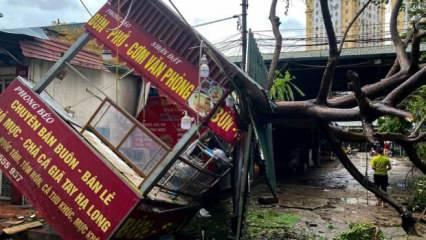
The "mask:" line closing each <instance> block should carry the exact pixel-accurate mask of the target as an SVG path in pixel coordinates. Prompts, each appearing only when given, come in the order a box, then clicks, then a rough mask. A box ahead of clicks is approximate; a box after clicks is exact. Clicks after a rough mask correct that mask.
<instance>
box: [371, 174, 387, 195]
mask: <svg viewBox="0 0 426 240" xmlns="http://www.w3.org/2000/svg"><path fill="white" fill-rule="evenodd" d="M374 184H375V185H376V186H377V187H378V188H380V189H382V190H383V191H384V192H386V191H387V188H388V185H389V183H388V175H376V174H374Z"/></svg>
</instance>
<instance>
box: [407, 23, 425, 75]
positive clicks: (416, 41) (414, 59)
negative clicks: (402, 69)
mask: <svg viewBox="0 0 426 240" xmlns="http://www.w3.org/2000/svg"><path fill="white" fill-rule="evenodd" d="M424 37H426V31H424V30H422V31H416V33H415V34H414V37H413V44H412V45H411V65H410V70H412V71H415V70H417V69H418V67H419V61H420V43H421V40H422V38H424Z"/></svg>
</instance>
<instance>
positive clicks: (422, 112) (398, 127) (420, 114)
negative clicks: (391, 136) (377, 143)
mask: <svg viewBox="0 0 426 240" xmlns="http://www.w3.org/2000/svg"><path fill="white" fill-rule="evenodd" d="M401 107H402V108H403V109H404V110H407V111H409V112H411V113H412V114H413V116H414V118H415V120H414V122H413V123H410V122H407V121H406V120H404V119H400V118H396V117H382V118H380V119H379V120H378V124H379V131H380V132H384V133H386V132H387V133H403V134H408V133H409V132H411V131H412V130H413V127H414V126H417V124H419V123H421V122H423V119H424V118H426V85H423V86H422V87H421V88H419V89H418V90H417V91H415V92H414V93H413V94H411V95H410V96H409V97H407V98H406V99H405V100H404V101H403V102H402V103H401ZM413 124H414V125H413ZM423 125H424V124H423ZM417 151H418V153H419V155H420V157H421V158H422V159H425V158H426V145H425V144H418V145H417Z"/></svg>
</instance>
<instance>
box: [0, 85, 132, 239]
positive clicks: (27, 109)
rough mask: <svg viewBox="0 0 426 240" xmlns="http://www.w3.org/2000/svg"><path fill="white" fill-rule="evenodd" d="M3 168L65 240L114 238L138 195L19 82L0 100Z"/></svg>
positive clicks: (0, 154)
mask: <svg viewBox="0 0 426 240" xmlns="http://www.w3.org/2000/svg"><path fill="white" fill-rule="evenodd" d="M0 170H1V171H2V172H3V173H5V174H6V176H7V177H8V178H9V179H10V180H11V181H12V183H13V184H14V185H15V186H16V187H17V188H18V189H19V190H20V191H22V193H23V194H24V195H25V196H26V197H27V198H28V199H29V200H30V201H31V203H32V205H33V206H34V208H35V209H37V210H39V211H40V212H41V213H42V214H43V216H44V217H45V218H46V220H47V221H48V223H49V224H51V225H52V226H53V227H54V229H55V230H56V231H57V232H58V234H60V235H61V236H62V238H63V239H89V240H92V239H108V238H110V237H111V236H112V234H113V233H114V232H115V231H116V230H117V228H118V227H119V225H120V224H121V223H122V221H123V220H124V219H125V218H126V217H127V215H128V214H129V213H130V211H132V210H133V208H134V207H135V206H136V204H137V203H138V201H139V197H138V195H137V194H136V193H135V192H134V191H133V190H132V189H131V188H130V187H129V186H128V185H126V183H124V182H123V181H122V180H121V179H120V178H119V177H118V176H117V175H116V173H115V172H114V171H113V170H111V169H110V168H109V167H108V166H107V165H106V163H105V162H104V161H103V160H101V159H100V158H99V156H98V155H96V154H95V153H94V152H93V151H92V150H91V149H90V147H88V146H87V145H86V144H85V143H84V142H83V140H82V139H80V137H79V136H78V135H77V134H76V133H75V132H74V130H72V129H71V128H70V127H69V126H68V125H67V124H66V123H65V122H64V121H63V120H62V119H60V118H59V117H58V116H57V115H56V113H54V112H53V111H52V110H50V109H49V107H48V106H46V104H44V103H43V102H42V101H41V100H40V98H39V96H38V95H36V94H34V93H33V92H32V91H31V90H30V89H29V88H28V87H26V86H25V85H24V84H23V83H21V82H20V81H18V80H15V81H14V82H12V84H11V85H10V86H9V87H8V88H7V90H6V91H5V92H4V93H3V94H2V95H1V98H0Z"/></svg>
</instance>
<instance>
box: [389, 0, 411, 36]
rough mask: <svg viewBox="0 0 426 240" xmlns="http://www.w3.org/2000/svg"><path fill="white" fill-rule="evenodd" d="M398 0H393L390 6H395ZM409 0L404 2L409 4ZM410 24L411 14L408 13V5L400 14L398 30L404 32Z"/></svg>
mask: <svg viewBox="0 0 426 240" xmlns="http://www.w3.org/2000/svg"><path fill="white" fill-rule="evenodd" d="M395 1H396V0H392V1H391V5H390V7H393V5H394V4H395ZM407 2H408V1H407V0H404V1H403V3H404V4H407ZM408 24H409V15H408V7H405V8H402V9H401V11H400V12H399V14H398V31H399V32H400V33H404V32H406V31H407V29H408Z"/></svg>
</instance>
